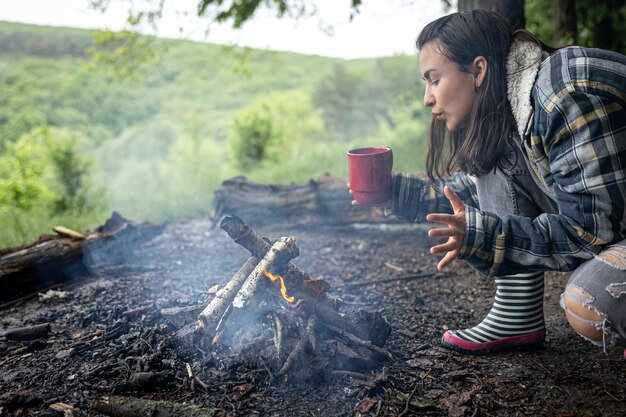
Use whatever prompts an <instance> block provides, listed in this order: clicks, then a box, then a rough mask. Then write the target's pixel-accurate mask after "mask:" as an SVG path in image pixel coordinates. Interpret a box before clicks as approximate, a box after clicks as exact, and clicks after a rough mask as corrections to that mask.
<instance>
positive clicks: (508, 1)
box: [458, 0, 526, 29]
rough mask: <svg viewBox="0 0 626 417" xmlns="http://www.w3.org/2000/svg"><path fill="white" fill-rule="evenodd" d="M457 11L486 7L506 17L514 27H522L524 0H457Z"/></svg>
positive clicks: (523, 25)
mask: <svg viewBox="0 0 626 417" xmlns="http://www.w3.org/2000/svg"><path fill="white" fill-rule="evenodd" d="M458 8H459V12H469V11H471V10H476V9H486V10H491V11H492V12H498V13H500V14H501V15H502V16H504V17H506V18H507V19H508V20H509V22H510V23H511V26H513V28H515V29H523V28H524V27H525V25H526V23H525V21H524V0H459V5H458Z"/></svg>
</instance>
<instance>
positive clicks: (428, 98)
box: [424, 85, 435, 107]
mask: <svg viewBox="0 0 626 417" xmlns="http://www.w3.org/2000/svg"><path fill="white" fill-rule="evenodd" d="M434 105H435V96H434V95H433V94H432V92H431V91H430V86H428V85H427V86H426V90H424V106H426V107H433V106H434Z"/></svg>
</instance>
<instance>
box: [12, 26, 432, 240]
mask: <svg viewBox="0 0 626 417" xmlns="http://www.w3.org/2000/svg"><path fill="white" fill-rule="evenodd" d="M150 39H151V40H152V41H153V42H152V46H153V47H154V48H157V50H158V51H159V60H158V61H157V62H155V63H153V64H150V65H144V66H142V67H140V68H138V71H137V74H138V77H137V78H135V79H128V78H118V77H115V76H114V75H112V73H111V72H109V71H106V68H104V69H103V68H99V67H97V66H96V68H95V69H93V68H92V67H93V64H94V63H93V61H92V60H91V59H90V58H89V57H88V56H87V55H86V54H85V48H86V47H89V46H90V45H91V44H92V37H91V32H90V31H89V30H83V29H72V28H58V27H46V26H37V25H27V24H18V23H10V22H0V91H2V94H0V159H1V158H2V157H3V152H5V151H6V149H7V146H8V144H12V143H16V141H18V140H19V139H20V138H22V140H23V141H28V140H31V139H29V138H30V137H31V136H28V135H33V134H34V135H35V136H33V137H36V136H37V135H39V133H32V132H41V130H38V129H42V128H44V129H52V130H51V132H52V137H53V139H50V138H48V137H47V136H46V138H44V139H41V138H40V139H39V140H56V139H54V136H55V135H56V136H63V137H65V136H70V137H74V138H76V140H75V142H76V146H77V150H76V151H77V152H78V153H79V154H80V155H81V156H83V157H85V158H87V159H89V160H91V163H90V165H89V166H90V167H91V168H90V169H89V172H87V173H86V174H85V175H87V174H89V175H87V176H90V177H92V179H93V181H92V182H91V183H90V184H91V185H87V182H86V181H83V183H82V185H81V184H78V185H77V184H69V183H68V184H66V185H67V187H65V189H67V190H75V189H77V187H79V186H82V187H91V188H93V189H94V190H95V189H99V190H100V189H101V190H102V192H98V194H99V197H101V198H102V199H103V200H104V205H103V207H104V208H105V210H110V209H117V210H121V211H122V213H124V214H125V215H126V216H128V217H130V218H134V219H138V220H139V219H142V218H144V219H151V220H161V219H166V218H174V217H180V216H187V215H194V214H197V213H200V212H203V211H206V210H207V207H208V206H210V202H211V200H212V193H213V189H214V188H215V187H216V186H218V185H219V184H220V183H221V181H222V180H223V179H225V178H226V177H230V176H233V175H240V174H244V175H247V176H249V177H250V178H252V179H256V180H259V181H266V182H280V183H289V182H303V181H307V180H308V179H310V178H315V177H318V176H320V175H322V174H323V173H325V172H329V173H331V174H332V175H335V176H343V175H345V174H346V167H345V151H346V149H348V148H350V147H354V146H365V145H367V146H370V145H391V146H394V149H395V150H396V151H397V152H396V153H395V158H396V165H395V167H394V168H397V169H407V168H409V169H419V167H420V166H421V160H422V159H423V153H424V135H425V133H424V132H425V127H424V126H425V123H424V122H425V121H426V120H427V118H428V112H427V111H424V109H423V107H422V105H421V98H422V91H423V85H422V82H421V80H420V77H419V76H418V70H417V57H415V56H398V57H390V58H380V59H358V60H343V59H337V58H328V57H321V56H311V55H302V54H296V53H290V52H272V51H266V50H258V49H248V48H239V47H227V46H222V45H215V44H209V43H201V42H192V41H182V40H164V39H156V38H150ZM55 132H57V133H55ZM58 132H62V133H58ZM25 135H26V136H25ZM259 146H260V148H258V149H257V147H259ZM13 151H15V149H14V150H13ZM242 158H245V160H244V159H242ZM47 163H51V164H56V163H59V161H58V158H57V160H54V158H53V160H52V161H50V162H47ZM57 171H58V169H57ZM11 172H12V171H10V170H9V171H6V173H4V174H3V173H2V170H1V169H0V183H2V181H9V180H11V181H13V180H15V178H13V179H11V178H9V179H6V178H5V179H3V178H2V176H3V175H5V176H6V175H9V176H10V175H14V174H11ZM42 172H43V171H42ZM40 175H42V176H43V177H42V179H41V181H44V179H45V178H48V177H50V175H52V174H50V173H48V174H45V173H42V174H40ZM55 175H56V174H55ZM46 176H47V177H46ZM87 176H85V178H87ZM44 177H45V178H44ZM66 177H67V175H66ZM70 177H71V175H70ZM7 178H8V177H7ZM81 178H82V177H81ZM46 181H47V179H46ZM63 181H66V182H68V181H69V179H67V178H66V179H65V180H63ZM57 188H58V187H57ZM35 189H38V188H35ZM60 189H63V187H61V188H60ZM58 192H60V191H58V190H57V191H55V193H58ZM2 198H3V197H2V193H1V192H0V214H2V204H6V205H7V206H6V207H9V209H10V207H11V201H10V198H12V197H10V196H9V200H6V201H5V203H3V200H2ZM33 198H38V197H37V195H34V196H33ZM70 200H71V199H70ZM68 201H69V200H68ZM27 206H28V207H30V206H33V205H30V204H29V205H27ZM33 207H34V206H33ZM10 210H12V209H10ZM42 210H43V209H42ZM38 213H39V214H33V213H24V214H19V213H18V214H16V216H17V217H16V218H20V216H29V217H28V219H32V218H35V217H37V216H41V215H42V214H41V213H45V210H44V211H40V212H38ZM43 216H44V217H46V216H48V214H43ZM72 218H73V219H77V221H78V220H79V219H80V216H73V217H72ZM29 221H30V220H29ZM24 222H25V223H27V222H26V221H24ZM81 224H82V223H81ZM21 227H22V228H24V227H23V226H21ZM33 227H34V226H33ZM26 229H27V228H26ZM2 239H3V237H2V236H1V233H0V245H1V244H2ZM11 239H15V238H14V237H11V238H9V241H10V240H11ZM5 240H6V239H5Z"/></svg>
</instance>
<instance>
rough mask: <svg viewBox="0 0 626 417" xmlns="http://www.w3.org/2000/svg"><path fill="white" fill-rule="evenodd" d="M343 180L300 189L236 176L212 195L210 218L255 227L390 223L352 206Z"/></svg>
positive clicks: (372, 209)
mask: <svg viewBox="0 0 626 417" xmlns="http://www.w3.org/2000/svg"><path fill="white" fill-rule="evenodd" d="M351 201H352V197H351V196H350V194H349V193H348V189H347V188H346V180H345V179H342V178H332V177H330V176H329V175H325V176H322V177H321V178H319V179H317V180H311V181H309V182H308V183H307V184H304V185H275V184H260V183H256V182H253V181H249V180H248V179H246V178H245V177H242V176H239V177H235V178H231V179H228V180H226V181H224V182H223V183H222V185H221V187H220V188H218V189H217V190H216V191H215V199H214V202H215V203H214V209H213V213H212V215H213V218H214V219H215V220H216V222H217V221H218V220H219V219H220V218H221V217H222V216H224V215H236V216H239V217H242V218H245V219H246V221H248V222H249V224H252V225H255V226H256V227H258V226H261V225H268V224H275V223H289V224H291V225H298V226H314V227H316V226H319V225H320V224H327V225H341V224H350V223H361V222H367V223H393V222H398V220H397V219H395V218H391V217H385V216H384V215H383V211H382V209H381V208H377V207H366V206H362V205H361V206H353V205H352V204H351Z"/></svg>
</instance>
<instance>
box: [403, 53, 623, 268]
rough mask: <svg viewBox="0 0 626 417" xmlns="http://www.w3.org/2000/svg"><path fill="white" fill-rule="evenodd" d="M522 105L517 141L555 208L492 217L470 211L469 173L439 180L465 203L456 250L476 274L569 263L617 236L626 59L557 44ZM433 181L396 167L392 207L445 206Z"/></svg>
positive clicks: (415, 217)
mask: <svg viewBox="0 0 626 417" xmlns="http://www.w3.org/2000/svg"><path fill="white" fill-rule="evenodd" d="M530 104H531V106H532V117H530V120H529V123H528V126H527V127H526V128H525V127H524V126H522V128H521V129H520V131H521V132H523V133H524V135H523V138H520V137H519V136H518V139H519V140H520V141H521V145H522V147H523V149H524V150H525V156H526V157H527V158H528V161H527V162H529V165H530V166H531V167H532V168H533V171H535V174H536V176H535V177H536V178H535V179H536V182H538V185H539V186H540V188H541V189H542V190H545V192H546V193H547V194H548V195H550V196H551V197H552V198H553V199H554V200H555V201H556V203H557V206H558V209H559V213H558V214H545V213H544V214H541V215H540V216H538V217H536V218H534V219H531V218H526V217H521V216H515V215H506V216H502V217H499V216H496V215H495V214H493V213H489V212H483V211H481V210H480V206H479V203H478V199H477V195H476V187H475V185H474V182H473V181H472V179H471V177H469V176H467V175H464V174H462V173H457V174H455V175H453V176H452V177H451V178H450V179H448V180H446V181H444V183H445V184H448V185H449V186H450V187H451V188H452V189H453V190H454V191H455V192H456V193H457V194H458V195H459V197H460V198H461V200H462V201H463V203H464V204H465V210H466V211H465V213H466V215H465V216H466V217H465V220H466V222H467V226H466V229H465V236H464V242H463V247H462V249H461V253H460V255H459V258H461V259H466V260H467V261H468V262H469V263H470V264H471V265H472V266H473V267H475V268H476V269H478V270H479V271H481V272H482V273H483V274H485V275H490V276H494V275H496V274H497V275H510V274H516V273H523V272H531V271H537V270H559V271H571V270H573V269H575V268H576V267H577V266H578V265H580V264H581V263H582V262H584V261H585V260H587V259H591V258H592V257H594V256H595V255H597V254H598V253H599V252H600V251H601V250H602V249H603V248H604V247H605V246H606V245H608V244H611V243H615V242H618V241H621V240H623V239H625V238H626V57H625V56H623V55H620V54H617V53H613V52H609V51H603V50H599V49H587V48H579V47H571V48H565V49H561V50H559V51H557V52H555V53H554V54H552V55H551V56H550V57H549V58H548V59H546V60H545V61H543V62H542V63H541V65H540V67H539V69H538V73H537V77H536V79H535V82H534V85H533V87H532V93H531V98H530ZM518 123H519V121H518ZM518 128H519V126H518ZM442 187H443V185H442V186H441V187H440V188H439V189H437V190H433V189H432V188H430V187H428V185H427V182H426V181H424V180H422V179H420V178H418V177H417V176H415V175H411V174H397V175H396V176H395V178H394V187H393V199H392V211H394V212H395V213H396V214H397V215H398V216H400V217H402V218H405V219H406V220H408V221H412V222H420V221H425V217H426V215H427V214H428V213H433V212H438V213H451V212H452V209H451V206H450V204H449V202H448V200H447V199H446V198H445V196H444V195H443V192H442Z"/></svg>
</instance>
